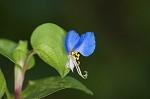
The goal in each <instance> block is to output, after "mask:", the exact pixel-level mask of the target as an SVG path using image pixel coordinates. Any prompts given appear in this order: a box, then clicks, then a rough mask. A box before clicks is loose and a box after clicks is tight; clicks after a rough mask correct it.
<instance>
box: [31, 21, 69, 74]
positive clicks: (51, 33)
mask: <svg viewBox="0 0 150 99" xmlns="http://www.w3.org/2000/svg"><path fill="white" fill-rule="evenodd" d="M65 36H66V31H64V30H63V29H62V28H61V27H59V26H57V25H55V24H52V23H46V24H43V25H40V26H39V27H37V28H36V29H35V30H34V31H33V34H32V36H31V45H32V47H33V49H34V51H35V53H37V54H38V56H39V57H40V58H41V59H42V60H43V61H45V62H46V63H48V64H49V65H51V66H52V67H53V68H55V69H56V70H57V71H58V72H59V74H60V75H61V77H64V76H65V75H66V74H67V73H68V72H69V69H67V68H66V62H67V54H66V52H65V49H64V40H65Z"/></svg>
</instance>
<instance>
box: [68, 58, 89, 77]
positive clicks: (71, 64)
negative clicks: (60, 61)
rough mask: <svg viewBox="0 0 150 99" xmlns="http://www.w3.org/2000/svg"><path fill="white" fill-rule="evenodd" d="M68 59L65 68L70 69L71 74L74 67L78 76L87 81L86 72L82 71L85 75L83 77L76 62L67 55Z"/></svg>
mask: <svg viewBox="0 0 150 99" xmlns="http://www.w3.org/2000/svg"><path fill="white" fill-rule="evenodd" d="M68 58H69V60H68V62H67V64H66V67H67V68H70V69H71V71H72V72H73V69H74V67H76V70H77V72H78V74H79V75H80V76H81V77H82V78H83V79H87V76H88V72H87V71H84V72H85V74H84V75H83V74H82V72H81V70H80V67H79V65H78V64H77V62H76V60H75V59H74V58H73V57H72V56H71V55H68Z"/></svg>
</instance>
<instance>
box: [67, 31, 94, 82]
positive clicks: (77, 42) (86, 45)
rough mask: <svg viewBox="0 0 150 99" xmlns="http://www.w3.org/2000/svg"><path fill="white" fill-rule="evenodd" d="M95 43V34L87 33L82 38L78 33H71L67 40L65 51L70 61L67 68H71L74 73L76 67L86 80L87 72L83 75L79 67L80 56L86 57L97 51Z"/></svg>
mask: <svg viewBox="0 0 150 99" xmlns="http://www.w3.org/2000/svg"><path fill="white" fill-rule="evenodd" d="M95 43H96V42H95V36H94V33H93V32H86V33H85V34H83V35H81V37H80V36H79V35H78V33H77V32H76V31H74V30H71V31H69V32H68V34H67V36H66V38H65V49H66V52H67V54H68V61H67V63H66V67H67V68H70V69H71V70H72V72H73V69H74V67H76V70H77V72H78V74H79V75H80V76H81V77H82V78H84V79H86V78H87V71H84V72H85V74H84V75H83V74H82V72H81V70H80V67H79V65H80V61H79V57H80V54H82V55H83V56H85V57H87V56H89V55H91V54H92V53H93V52H94V50H95V46H96V45H95Z"/></svg>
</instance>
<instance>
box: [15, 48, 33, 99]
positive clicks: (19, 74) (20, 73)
mask: <svg viewBox="0 0 150 99" xmlns="http://www.w3.org/2000/svg"><path fill="white" fill-rule="evenodd" d="M33 54H34V52H33V50H31V51H30V52H29V54H28V55H27V57H26V59H25V62H24V65H23V68H22V70H21V69H20V68H19V67H18V66H15V73H16V74H17V75H15V81H16V82H15V99H20V96H21V91H22V85H23V81H24V77H25V72H26V69H27V65H28V63H29V61H30V59H31V56H32V55H33Z"/></svg>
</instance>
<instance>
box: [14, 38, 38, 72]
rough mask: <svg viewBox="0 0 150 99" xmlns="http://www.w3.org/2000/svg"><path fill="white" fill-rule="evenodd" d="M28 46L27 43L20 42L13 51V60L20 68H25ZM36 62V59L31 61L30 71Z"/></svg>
mask: <svg viewBox="0 0 150 99" xmlns="http://www.w3.org/2000/svg"><path fill="white" fill-rule="evenodd" d="M27 48H28V44H27V41H21V40H20V41H19V43H18V45H17V47H16V48H15V49H14V51H13V58H14V60H15V63H16V64H19V66H21V67H22V68H23V65H24V63H25V60H26V58H27V55H28V49H27ZM34 63H35V61H34V58H33V57H32V58H31V60H30V61H29V64H28V67H27V68H28V69H30V68H32V66H33V65H34Z"/></svg>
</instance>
